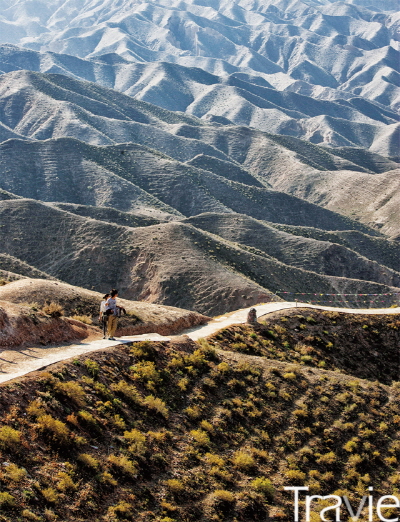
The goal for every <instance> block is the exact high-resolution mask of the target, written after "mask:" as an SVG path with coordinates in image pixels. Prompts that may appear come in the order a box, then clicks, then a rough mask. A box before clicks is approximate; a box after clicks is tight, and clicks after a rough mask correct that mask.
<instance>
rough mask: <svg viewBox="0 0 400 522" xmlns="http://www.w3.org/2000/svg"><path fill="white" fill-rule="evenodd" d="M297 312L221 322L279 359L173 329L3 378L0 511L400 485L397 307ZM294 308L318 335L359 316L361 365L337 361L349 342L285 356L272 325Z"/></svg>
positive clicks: (157, 506) (233, 511) (209, 516)
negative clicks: (162, 338)
mask: <svg viewBox="0 0 400 522" xmlns="http://www.w3.org/2000/svg"><path fill="white" fill-rule="evenodd" d="M300 312H301V313H302V314H303V315H304V317H303V318H302V319H300V317H297V316H296V315H294V314H297V315H300ZM303 312H304V311H299V310H297V311H292V312H291V313H290V314H289V315H288V316H287V317H286V319H287V321H282V315H281V316H276V317H275V318H271V319H269V321H268V326H266V327H263V326H262V327H261V328H260V329H259V330H252V329H251V328H249V327H240V329H238V327H233V328H231V329H229V330H227V331H222V332H221V333H220V334H219V337H218V343H219V344H221V345H224V348H225V349H226V348H228V347H229V348H231V349H232V348H233V349H234V343H233V342H232V339H231V337H232V335H235V334H237V333H238V332H239V333H240V335H241V336H242V337H243V339H242V340H241V342H243V343H244V344H246V345H248V346H249V349H252V350H253V349H254V346H255V343H256V342H257V343H259V344H260V345H261V346H264V347H265V348H266V349H267V350H269V351H268V355H269V356H270V357H271V356H272V357H274V358H275V359H279V360H274V359H267V358H265V357H259V356H251V355H246V354H241V353H238V352H236V353H235V352H231V351H225V350H221V351H218V352H215V351H214V350H213V349H212V348H211V347H210V345H207V343H202V346H199V345H195V344H194V343H193V342H190V341H188V340H187V339H186V338H177V339H176V340H175V342H173V343H153V344H151V343H140V344H135V345H134V346H133V348H130V347H127V346H124V347H119V348H114V349H109V350H106V351H101V352H96V353H93V354H91V355H90V357H87V356H82V357H80V358H78V359H76V360H74V361H69V362H66V363H62V364H61V363H60V364H58V365H56V366H52V367H50V368H49V369H48V370H49V371H46V372H40V373H37V374H35V375H32V376H30V377H28V378H25V379H22V380H19V381H15V382H12V383H9V384H7V385H3V386H2V387H1V393H0V406H1V411H2V416H1V427H0V448H1V450H0V451H1V461H2V462H3V463H4V462H5V463H7V464H6V465H4V464H3V465H2V466H1V471H0V483H1V489H0V491H1V494H0V501H1V502H2V510H1V513H0V520H2V521H7V522H11V521H12V522H14V521H16V520H42V521H45V520H56V518H57V517H58V519H59V520H63V521H65V522H69V521H74V522H75V521H86V520H91V521H92V520H93V521H117V520H131V521H135V522H144V521H146V522H156V521H157V522H161V521H162V522H171V521H182V522H184V521H189V520H190V521H197V520H198V521H204V522H205V521H218V520H220V521H232V522H233V521H243V522H251V521H261V520H263V521H265V520H266V518H267V514H270V515H271V516H272V517H273V518H274V519H277V520H291V519H292V518H293V515H292V508H293V502H292V498H291V495H289V494H287V493H285V492H284V491H283V487H284V486H287V485H290V484H292V485H293V484H307V485H308V486H310V492H311V493H313V494H331V493H333V492H337V494H339V495H340V494H342V495H343V494H347V495H348V496H349V498H350V500H351V502H352V503H356V504H358V503H359V501H360V498H361V496H362V495H363V494H367V488H368V486H369V485H373V486H374V489H375V495H376V496H379V495H382V494H385V493H386V494H391V493H394V494H396V493H397V494H398V493H399V483H400V481H399V478H398V470H399V464H398V459H399V458H400V441H399V427H400V417H399V415H398V407H399V403H400V387H399V385H398V383H397V384H396V383H395V382H392V381H391V379H392V378H396V380H398V372H397V374H396V370H395V369H394V368H393V364H392V368H390V366H389V365H387V367H386V369H387V370H388V371H389V373H382V372H383V369H382V368H381V367H380V364H382V361H383V360H384V359H385V358H387V359H388V360H390V357H392V356H393V349H394V341H396V336H397V344H398V328H399V326H400V322H399V317H397V316H395V317H394V316H391V317H377V318H374V317H363V318H362V321H363V323H364V324H366V325H368V328H362V327H361V328H358V326H359V325H358V323H357V321H358V318H357V317H353V316H351V317H350V316H346V315H344V314H343V315H340V317H338V316H337V315H329V314H325V313H323V314H319V313H317V312H315V311H312V312H310V313H308V312H307V314H308V315H307V316H305V314H304V313H303ZM312 314H314V315H312ZM316 314H318V315H316ZM283 317H285V316H283ZM307 317H313V318H314V320H315V321H317V323H314V322H313V321H311V320H310V319H307ZM296 321H297V322H298V323H299V326H300V324H304V325H306V329H301V328H299V329H298V330H299V332H301V333H302V334H304V335H305V333H306V332H307V333H308V334H309V333H310V332H308V329H309V327H312V328H313V333H314V334H316V333H317V329H318V328H319V329H320V330H321V331H320V332H319V333H320V336H321V339H324V342H325V341H326V339H325V337H327V338H328V337H329V338H334V337H335V334H336V333H337V332H338V329H339V330H340V331H341V332H343V333H344V332H345V331H346V330H347V331H348V332H353V331H354V328H355V327H356V326H357V325H358V326H357V329H356V331H357V341H356V342H355V343H354V344H352V345H351V346H352V347H353V349H354V350H355V353H354V354H353V355H354V357H357V353H356V351H357V350H361V349H362V352H363V358H364V362H363V365H362V367H361V369H360V374H361V375H359V374H358V373H357V370H358V368H356V371H354V368H353V369H350V370H349V369H348V370H349V371H350V375H346V374H344V373H343V372H342V371H341V368H343V367H344V366H345V365H346V364H347V362H348V361H351V358H352V355H351V354H348V353H347V354H346V353H343V352H342V351H340V350H339V349H338V350H337V351H336V352H335V357H334V358H333V357H332V354H331V353H330V352H329V350H327V351H324V350H325V349H321V353H320V354H319V359H318V360H319V362H321V361H322V360H326V361H327V365H328V367H329V368H330V370H323V369H319V368H318V369H317V368H316V367H313V368H311V367H309V366H307V365H306V364H293V363H290V362H286V361H287V359H288V358H286V357H281V356H280V354H281V353H287V352H286V351H284V349H283V346H284V344H283V343H285V342H287V339H288V337H287V333H284V332H283V331H282V330H280V329H279V328H276V326H281V325H282V324H286V325H287V324H288V323H289V324H290V325H292V323H293V322H296ZM293 324H294V323H293ZM322 329H324V330H325V331H326V332H327V333H325V332H323V331H322ZM373 329H379V332H380V333H379V335H380V338H379V342H380V347H379V349H380V353H381V356H382V357H381V358H379V359H378V361H377V359H376V358H375V357H372V356H371V352H372V350H373V349H374V348H375V344H374V338H373V336H372V334H371V333H370V330H373ZM239 330H240V331H239ZM269 330H273V331H274V335H273V336H271V335H270V334H268V333H267V332H268V331H269ZM296 334H297V333H296ZM343 339H344V337H340V341H341V342H342V340H343ZM263 341H265V342H263ZM294 341H295V339H294V340H293V342H294ZM290 342H291V341H290ZM308 342H311V341H308ZM271 345H274V346H275V354H273V353H272V352H271V350H270V348H271ZM349 346H350V345H349V344H348V345H347V347H349ZM349 349H351V347H350V348H349ZM289 351H290V350H289ZM291 351H293V350H292V349H291ZM392 360H393V359H392ZM304 362H305V361H303V363H304ZM383 364H385V363H383ZM368 372H370V373H368ZM361 376H365V377H369V379H370V380H363V379H362V378H360V377H361ZM380 377H383V380H385V382H386V384H383V383H382V382H381V381H380V380H379V378H380ZM376 378H378V380H374V381H373V380H372V379H376ZM263 478H264V479H267V480H262V479H263ZM258 479H260V480H258ZM268 480H270V481H271V482H268ZM389 511H390V510H387V511H385V514H386V516H387V517H388V518H390V514H389ZM24 517H25V518H24ZM35 517H36V518H35Z"/></svg>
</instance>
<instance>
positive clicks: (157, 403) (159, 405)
mask: <svg viewBox="0 0 400 522" xmlns="http://www.w3.org/2000/svg"><path fill="white" fill-rule="evenodd" d="M143 404H144V405H145V406H147V407H148V408H149V409H150V410H154V411H156V412H157V413H160V414H161V415H162V416H163V417H165V418H168V415H169V413H168V407H167V405H166V404H165V402H164V401H162V400H161V399H159V398H158V397H154V396H153V395H149V396H148V397H146V398H145V399H144V400H143Z"/></svg>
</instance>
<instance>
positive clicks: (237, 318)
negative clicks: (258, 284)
mask: <svg viewBox="0 0 400 522" xmlns="http://www.w3.org/2000/svg"><path fill="white" fill-rule="evenodd" d="M297 307H298V308H314V309H317V310H329V311H332V312H345V313H350V314H369V315H381V314H400V307H397V308H367V309H359V308H333V307H329V306H318V305H311V304H307V303H295V302H279V303H266V304H260V305H256V306H255V307H254V308H256V310H257V316H258V317H261V316H262V315H266V314H269V313H272V312H277V311H279V310H286V309H290V308H297ZM251 308H253V307H251ZM249 310H250V307H249V308H244V309H241V310H236V311H234V312H229V313H226V314H224V315H222V316H219V317H215V318H214V319H213V320H212V321H210V322H209V323H207V324H206V325H202V326H196V327H194V328H191V329H189V330H184V331H182V332H180V334H179V335H187V336H188V337H190V339H192V340H193V341H197V340H198V339H200V338H201V337H208V336H209V335H212V334H213V333H215V332H217V331H218V330H221V329H222V328H227V327H228V326H231V325H233V324H240V323H245V322H246V319H247V314H248V311H249ZM144 340H150V341H170V340H171V337H167V336H163V335H160V334H157V333H148V334H141V335H133V336H125V337H120V338H118V339H117V340H116V341H109V340H108V339H100V340H97V341H91V342H87V343H84V342H83V343H80V344H76V345H71V346H68V347H65V346H63V347H60V349H59V350H56V351H54V350H52V353H51V354H50V355H48V356H45V357H41V358H33V359H32V358H29V357H32V355H29V354H24V355H26V357H27V359H26V360H24V361H23V362H21V363H19V364H18V370H16V371H13V372H7V371H6V372H3V373H2V374H0V383H3V382H7V381H11V380H12V379H16V378H17V377H22V376H23V375H26V374H28V373H31V372H33V371H36V370H41V369H43V368H45V367H46V366H49V365H50V364H54V363H57V362H60V361H63V360H66V359H70V358H72V357H77V356H79V355H83V354H85V353H90V352H94V351H96V350H104V349H105V348H109V347H112V346H118V345H120V344H128V343H132V342H137V341H144ZM23 351H24V350H23V349H22V350H21V352H22V353H23ZM3 360H5V359H3ZM5 361H6V360H5ZM6 362H7V361H6Z"/></svg>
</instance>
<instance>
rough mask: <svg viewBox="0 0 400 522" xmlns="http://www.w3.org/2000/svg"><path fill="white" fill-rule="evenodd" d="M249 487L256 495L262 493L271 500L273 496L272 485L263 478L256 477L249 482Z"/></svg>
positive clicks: (273, 489)
mask: <svg viewBox="0 0 400 522" xmlns="http://www.w3.org/2000/svg"><path fill="white" fill-rule="evenodd" d="M250 486H251V487H252V489H254V491H257V493H262V494H263V495H265V496H266V497H268V498H271V499H272V498H273V497H274V494H275V488H274V486H273V485H272V482H271V481H270V480H269V479H267V478H265V477H258V478H256V479H254V480H252V481H251V483H250Z"/></svg>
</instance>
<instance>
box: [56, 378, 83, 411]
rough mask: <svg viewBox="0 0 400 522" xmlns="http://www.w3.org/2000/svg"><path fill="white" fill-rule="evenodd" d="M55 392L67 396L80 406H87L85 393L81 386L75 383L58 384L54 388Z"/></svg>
mask: <svg viewBox="0 0 400 522" xmlns="http://www.w3.org/2000/svg"><path fill="white" fill-rule="evenodd" d="M54 389H55V391H57V392H58V393H61V394H62V395H66V396H67V397H69V398H70V399H71V400H73V401H74V402H75V403H76V404H77V405H78V406H83V405H84V404H85V397H86V394H85V391H84V389H83V388H82V386H81V385H80V384H78V383H77V382H74V381H67V382H57V383H56V384H55V386H54Z"/></svg>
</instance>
